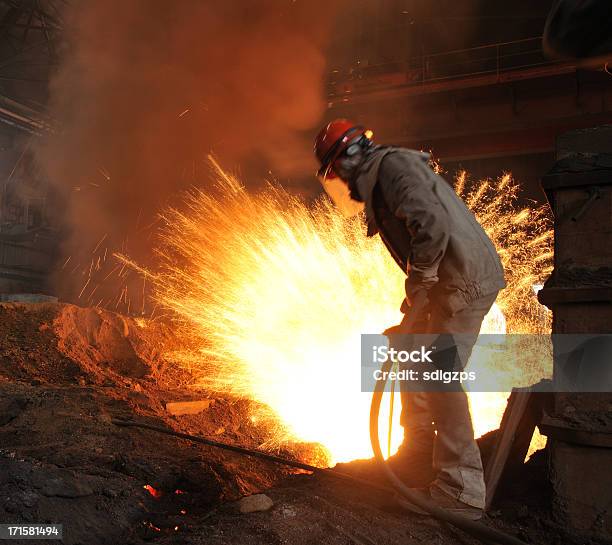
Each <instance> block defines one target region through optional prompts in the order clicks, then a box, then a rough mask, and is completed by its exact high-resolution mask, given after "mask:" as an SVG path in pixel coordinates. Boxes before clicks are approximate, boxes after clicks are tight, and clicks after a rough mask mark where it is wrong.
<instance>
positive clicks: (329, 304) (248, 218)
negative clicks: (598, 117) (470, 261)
mask: <svg viewBox="0 0 612 545" xmlns="http://www.w3.org/2000/svg"><path fill="white" fill-rule="evenodd" d="M211 162H212V164H213V167H214V169H215V173H216V177H217V187H216V192H214V194H208V193H203V192H200V191H197V190H194V191H192V192H191V193H190V194H188V195H187V197H186V200H185V206H184V207H183V208H182V209H181V210H179V209H170V210H168V211H167V212H166V213H165V215H164V216H163V220H164V227H163V231H162V239H161V244H160V246H159V248H158V251H157V252H158V255H159V257H160V260H161V268H160V272H159V273H158V274H155V275H154V277H153V284H154V286H155V298H156V300H157V302H158V303H159V304H160V305H161V306H163V307H164V308H166V309H169V310H170V311H172V314H173V315H174V316H175V317H176V320H177V332H178V334H179V336H182V338H183V339H184V340H185V343H184V346H189V347H195V348H190V349H184V350H181V351H178V352H174V353H172V354H167V356H168V357H170V358H173V359H175V360H178V361H180V362H182V364H183V365H185V366H188V367H189V368H190V369H192V370H194V371H196V372H197V374H198V376H199V377H200V380H199V382H200V384H201V386H203V387H206V388H208V389H213V390H218V391H223V392H227V393H233V394H237V395H240V396H248V397H250V398H252V399H255V400H257V401H259V402H261V403H262V404H264V405H266V406H267V407H269V408H270V409H271V411H272V413H273V414H274V415H276V416H277V417H278V418H279V419H280V422H281V425H280V426H278V433H277V434H276V435H277V437H276V438H277V440H278V443H279V444H280V443H282V442H283V441H286V440H296V439H297V440H300V441H309V442H317V443H320V444H322V445H324V446H325V447H326V448H327V449H328V451H329V453H330V461H331V460H334V461H347V460H352V459H356V458H362V457H370V456H371V447H370V444H369V438H368V412H369V404H370V399H371V394H368V393H362V392H360V372H359V366H360V337H359V336H360V334H361V333H375V332H380V331H382V330H384V329H385V328H386V327H388V326H390V325H393V324H396V323H398V322H399V320H400V318H401V315H400V312H399V306H400V303H401V301H402V299H403V297H404V292H403V288H404V278H403V274H402V272H401V271H400V270H399V269H398V267H397V265H396V264H395V263H394V262H393V260H392V259H391V258H390V257H389V255H388V253H387V250H386V249H385V248H384V246H383V244H382V243H381V242H380V240H379V239H378V238H367V237H366V236H365V233H364V228H363V225H362V224H361V219H360V218H358V217H356V218H350V219H345V218H344V217H343V216H342V215H341V214H340V213H339V212H338V211H337V210H335V209H334V208H333V206H332V205H331V204H330V203H329V202H327V201H325V200H321V201H318V202H317V203H315V205H313V206H307V205H306V204H304V203H303V202H302V201H300V200H298V199H297V198H294V197H292V196H291V195H289V194H288V193H286V192H285V191H284V190H283V189H282V188H279V187H275V186H269V187H268V188H267V189H265V190H264V191H262V192H260V193H258V194H256V195H254V194H251V193H249V192H247V191H246V190H245V189H244V187H243V186H242V185H241V184H240V182H239V181H238V180H237V179H236V178H235V177H233V176H231V175H228V174H227V173H225V172H224V171H223V170H222V169H221V168H220V167H219V165H218V164H217V163H216V162H214V160H212V159H211ZM457 185H458V192H459V193H460V194H461V195H462V196H463V197H464V198H465V199H466V202H467V203H468V205H469V206H470V207H471V208H472V209H473V210H474V211H475V212H476V215H477V216H478V219H479V220H480V222H481V223H482V224H483V225H484V227H485V229H486V230H487V231H488V232H489V234H490V235H491V237H492V238H493V240H494V241H495V243H496V245H497V247H498V249H499V251H500V253H501V255H502V259H503V261H504V265H505V267H506V270H507V273H508V281H509V287H508V288H507V289H506V290H505V291H504V293H503V294H502V295H501V296H500V298H499V301H498V304H499V307H496V308H495V309H494V311H492V313H491V314H490V316H489V317H488V319H487V325H486V328H488V330H489V331H491V332H499V331H503V330H504V328H505V327H506V324H507V327H508V330H509V331H521V332H535V331H536V330H537V329H538V328H544V329H545V328H547V327H548V324H547V318H546V316H543V315H542V314H541V310H539V309H540V308H541V307H539V305H537V302H535V299H534V297H533V292H532V285H533V284H535V283H537V282H539V281H541V280H542V278H543V276H545V274H546V273H547V272H548V270H549V266H550V257H551V250H550V241H551V235H550V231H549V228H548V226H547V224H546V222H545V218H544V215H543V212H542V210H531V209H522V210H517V209H516V207H515V201H516V194H517V191H518V188H517V185H516V184H514V182H512V180H511V178H510V176H509V175H505V176H503V177H502V178H500V180H498V181H497V182H491V181H485V182H482V183H480V184H479V185H478V186H477V187H476V188H475V189H474V190H473V191H469V192H466V191H465V187H466V176H465V174H462V175H460V176H459V178H458V184H457ZM502 313H503V314H502ZM504 317H505V319H504ZM506 397H507V396H506V395H504V394H486V395H485V394H481V396H473V397H472V400H471V401H472V406H473V416H474V423H475V429H476V433H477V435H480V434H482V433H484V432H486V431H488V430H490V429H494V428H495V427H497V424H498V423H499V420H500V417H501V413H502V411H503V408H504V406H505V400H506ZM398 398H399V396H396V400H397V399H398ZM387 409H388V407H387ZM398 414H399V407H397V408H396V409H395V416H396V417H397V416H398ZM260 416H261V417H266V415H265V414H262V415H257V417H258V418H259V417H260ZM387 421H388V416H387V415H381V433H383V434H386V433H387V431H386V430H385V426H384V424H385V423H386V422H387ZM401 433H402V430H401V428H400V427H399V425H398V424H397V422H396V423H395V424H394V425H393V434H392V435H393V436H392V441H391V443H392V445H391V447H392V450H393V449H395V448H397V446H398V444H399V442H400V440H401ZM384 436H385V435H383V437H384ZM269 446H274V445H269Z"/></svg>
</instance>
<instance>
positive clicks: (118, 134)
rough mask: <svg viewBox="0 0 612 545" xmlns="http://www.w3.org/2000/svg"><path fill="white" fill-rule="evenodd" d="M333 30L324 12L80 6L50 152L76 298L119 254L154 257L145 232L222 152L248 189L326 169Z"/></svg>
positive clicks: (246, 4) (163, 2)
mask: <svg viewBox="0 0 612 545" xmlns="http://www.w3.org/2000/svg"><path fill="white" fill-rule="evenodd" d="M333 19H334V17H333V15H332V13H331V10H330V5H329V2H323V1H321V0H314V1H313V0H309V1H300V0H295V1H291V0H240V1H234V2H216V1H212V0H210V1H204V0H180V1H177V2H172V1H171V2H169V1H168V0H129V1H119V0H89V1H84V2H79V3H74V4H73V5H72V6H71V7H70V8H67V13H66V14H65V27H66V37H65V39H66V42H65V46H64V48H63V51H62V54H61V64H60V67H59V69H58V71H57V74H56V75H55V77H54V79H53V80H52V83H51V102H50V111H51V115H52V116H53V118H54V119H55V120H56V127H57V132H56V133H55V134H54V135H53V136H52V137H50V138H49V139H47V140H46V141H45V142H43V143H42V144H41V146H40V147H39V148H38V149H37V157H38V162H39V164H40V166H41V168H42V169H43V171H44V173H45V174H46V176H47V177H48V178H49V179H50V180H51V182H52V183H53V185H54V188H55V190H56V192H57V193H59V195H60V196H61V197H62V201H63V203H64V205H65V210H64V211H62V215H63V219H64V226H65V228H66V230H67V236H66V243H65V255H64V256H62V257H63V258H68V257H69V256H70V261H69V265H68V266H65V267H64V268H63V269H62V270H61V272H60V275H59V276H60V278H61V288H62V290H61V291H62V293H63V294H65V297H68V298H70V297H73V296H74V292H75V289H76V293H77V294H78V291H79V290H80V289H81V287H82V284H83V281H84V280H85V279H86V277H87V275H88V274H89V273H87V272H83V271H85V269H89V271H92V270H93V271H95V270H96V268H97V267H98V266H100V270H102V272H106V270H107V268H108V265H107V263H108V261H109V256H108V253H110V252H111V251H113V250H122V249H123V250H124V251H126V250H127V251H128V252H130V253H131V254H132V255H135V256H136V257H138V258H140V259H142V258H143V257H144V256H145V255H146V253H147V252H148V250H149V244H150V241H149V240H148V238H150V236H151V233H150V230H147V229H146V226H147V225H148V224H150V223H151V222H152V221H153V220H154V218H155V216H156V213H157V212H158V211H159V209H160V208H161V207H163V206H164V205H165V204H166V203H167V202H168V200H169V199H171V198H172V197H173V196H174V195H176V194H177V192H178V191H179V190H180V189H181V188H185V187H187V186H189V185H191V184H194V183H195V184H202V183H206V182H207V177H208V167H207V165H206V156H207V154H208V153H209V152H211V151H213V152H214V153H215V154H216V155H217V156H218V157H219V158H220V159H221V162H222V163H223V164H224V165H227V166H229V167H230V168H234V169H235V168H239V169H240V171H241V174H242V175H243V177H244V178H245V181H247V183H248V180H249V179H253V180H258V181H260V180H261V178H262V176H263V175H265V174H268V172H269V171H271V172H272V173H273V175H275V176H278V177H295V176H299V177H302V178H304V176H305V175H308V174H309V173H310V172H312V171H313V170H314V168H315V165H314V162H313V161H312V159H311V157H310V151H311V144H310V133H311V132H312V129H313V128H314V127H315V126H316V125H317V124H318V123H319V122H320V119H321V117H322V114H323V112H324V107H325V102H324V99H323V81H324V72H325V68H326V67H325V59H324V53H323V50H324V47H325V44H326V41H327V38H328V36H329V34H330V31H331V26H332V23H333ZM306 135H308V137H306ZM102 237H105V238H104V239H103V242H102V243H101V244H100V245H99V246H98V248H97V249H96V254H95V255H93V256H92V255H91V252H92V251H93V250H94V248H95V247H96V245H97V244H98V242H99V241H100V239H102ZM103 250H105V251H106V253H107V256H106V257H107V261H104V262H103V266H102V265H99V263H98V262H97V261H96V256H97V257H100V255H101V252H102V251H103ZM92 257H93V259H92V262H90V258H92ZM60 261H63V259H62V260H60ZM105 264H106V265H105ZM79 266H80V267H81V268H79ZM75 275H76V277H77V278H76V279H75V278H74V276H75ZM100 275H101V273H99V274H98V276H100ZM93 285H94V283H92V284H91V286H93ZM91 286H90V287H89V288H87V289H86V290H85V291H84V292H83V294H81V302H83V298H85V299H87V297H88V291H89V290H90V289H92V288H91ZM67 287H68V288H69V289H66V288H67ZM103 291H104V290H103V289H102V291H98V292H97V293H96V294H95V296H92V297H91V298H90V299H89V300H88V301H87V302H88V303H90V304H95V303H97V302H98V301H97V300H96V299H97V298H98V297H99V296H100V295H103V294H102V292H103ZM103 298H104V297H102V299H103ZM102 304H106V303H105V302H104V301H102Z"/></svg>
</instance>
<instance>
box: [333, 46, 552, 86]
mask: <svg viewBox="0 0 612 545" xmlns="http://www.w3.org/2000/svg"><path fill="white" fill-rule="evenodd" d="M552 64H555V62H554V61H550V60H548V59H546V58H545V57H544V55H543V53H542V37H541V36H536V37H533V38H525V39H522V40H515V41H512V42H500V43H495V44H488V45H482V46H478V47H471V48H467V49H457V50H454V51H445V52H443V53H432V54H423V55H420V56H418V57H412V58H409V59H406V60H405V61H398V62H390V63H383V64H376V65H369V66H364V65H363V64H361V63H360V64H355V65H353V66H349V67H343V68H336V69H334V70H332V71H331V73H330V78H329V84H328V86H329V88H328V91H329V95H330V96H338V95H342V94H347V93H351V92H353V91H357V90H360V89H367V88H368V87H375V86H379V85H381V84H383V85H418V84H426V83H431V82H436V81H441V80H448V79H455V78H467V77H472V76H482V75H491V74H496V75H497V76H498V77H499V75H500V74H501V73H503V72H507V71H510V70H520V69H525V68H531V67H537V66H543V65H552Z"/></svg>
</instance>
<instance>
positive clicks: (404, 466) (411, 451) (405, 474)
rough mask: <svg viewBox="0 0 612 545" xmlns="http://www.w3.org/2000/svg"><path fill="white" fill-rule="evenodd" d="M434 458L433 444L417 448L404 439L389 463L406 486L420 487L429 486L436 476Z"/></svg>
mask: <svg viewBox="0 0 612 545" xmlns="http://www.w3.org/2000/svg"><path fill="white" fill-rule="evenodd" d="M432 459H433V445H432V446H431V448H427V446H424V447H423V446H421V447H420V448H416V447H414V446H412V445H409V444H406V441H404V443H402V445H401V446H400V448H399V449H398V450H397V452H396V453H395V454H394V455H393V456H391V457H389V459H388V460H387V464H389V466H390V468H391V470H392V471H393V473H395V474H396V475H397V477H398V478H399V479H400V480H401V481H402V482H403V483H404V484H405V485H406V486H408V487H411V488H420V487H423V486H428V485H429V484H430V483H431V482H432V481H433V480H434V478H435V472H434V469H433V465H432Z"/></svg>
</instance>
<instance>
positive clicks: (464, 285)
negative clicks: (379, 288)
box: [352, 147, 506, 314]
mask: <svg viewBox="0 0 612 545" xmlns="http://www.w3.org/2000/svg"><path fill="white" fill-rule="evenodd" d="M428 160H429V155H428V154H426V153H421V152H417V151H412V150H408V149H403V148H393V147H376V148H374V149H373V150H371V151H369V152H368V155H367V156H366V158H365V159H364V161H363V163H362V164H361V165H360V167H359V169H358V173H357V175H356V177H355V178H354V181H353V183H352V186H353V187H354V188H356V189H357V191H358V193H359V196H360V197H361V198H362V200H363V201H364V202H365V214H366V222H367V226H368V236H374V235H375V234H376V233H379V234H380V236H381V238H382V240H383V242H384V243H385V245H386V246H387V248H388V249H389V251H390V253H391V255H392V256H393V257H394V259H395V261H396V262H397V263H398V265H399V266H400V267H401V268H402V270H403V271H404V272H405V273H406V274H407V275H408V278H407V280H406V295H407V300H408V303H409V302H410V300H411V298H412V296H413V295H414V294H415V293H416V292H417V291H418V290H420V289H426V290H427V291H428V295H429V298H430V299H432V298H434V299H435V300H436V302H437V303H438V304H439V305H441V306H442V308H444V309H446V310H447V311H448V312H449V313H450V314H454V313H455V312H457V311H459V310H461V309H463V308H465V307H467V306H468V305H469V304H470V303H471V302H472V301H475V300H476V299H479V298H480V297H484V296H486V295H490V294H493V293H495V292H496V291H498V290H500V289H501V288H503V287H505V285H506V283H505V281H504V271H503V267H502V264H501V261H500V259H499V256H498V255H497V252H496V250H495V247H494V245H493V243H492V242H491V240H490V239H489V237H488V236H487V234H486V233H485V231H484V229H483V228H482V226H481V225H480V224H479V223H478V221H476V218H475V217H474V215H473V214H472V212H471V211H470V210H469V209H468V208H467V206H466V205H465V204H464V203H463V201H462V200H461V199H460V198H459V197H458V196H457V194H456V193H455V191H454V189H453V188H452V187H451V186H450V185H449V184H448V183H447V182H446V181H445V180H444V179H443V178H442V177H441V176H439V175H438V174H436V173H435V172H434V171H433V170H432V169H431V168H430V167H429V165H428ZM406 309H407V308H406V306H405V305H403V310H404V311H406Z"/></svg>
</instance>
